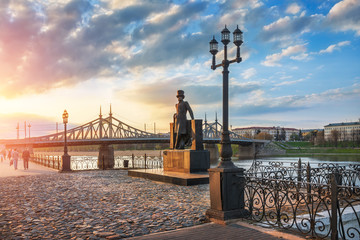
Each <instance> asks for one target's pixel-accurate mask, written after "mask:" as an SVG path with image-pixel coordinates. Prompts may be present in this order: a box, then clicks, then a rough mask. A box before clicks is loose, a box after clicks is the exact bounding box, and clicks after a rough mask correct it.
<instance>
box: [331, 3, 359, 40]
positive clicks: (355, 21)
mask: <svg viewBox="0 0 360 240" xmlns="http://www.w3.org/2000/svg"><path fill="white" fill-rule="evenodd" d="M359 12H360V1H358V0H343V1H340V2H338V3H337V4H335V5H334V6H333V7H332V8H331V9H330V11H329V14H328V15H327V19H326V20H327V24H329V25H330V26H331V27H333V28H335V29H336V30H339V31H355V32H356V35H358V36H359V35H360V14H359Z"/></svg>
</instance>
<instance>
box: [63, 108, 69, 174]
mask: <svg viewBox="0 0 360 240" xmlns="http://www.w3.org/2000/svg"><path fill="white" fill-rule="evenodd" d="M62 118H63V123H64V155H63V156H62V169H61V171H62V172H68V171H71V168H70V155H69V154H68V148H67V133H66V124H67V123H68V119H69V114H68V112H67V111H66V110H64V113H63V115H62Z"/></svg>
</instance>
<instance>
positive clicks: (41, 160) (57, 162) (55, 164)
mask: <svg viewBox="0 0 360 240" xmlns="http://www.w3.org/2000/svg"><path fill="white" fill-rule="evenodd" d="M30 162H33V163H36V164H39V165H42V166H45V167H49V168H53V169H58V170H60V169H61V167H62V161H61V156H54V155H44V154H31V157H30Z"/></svg>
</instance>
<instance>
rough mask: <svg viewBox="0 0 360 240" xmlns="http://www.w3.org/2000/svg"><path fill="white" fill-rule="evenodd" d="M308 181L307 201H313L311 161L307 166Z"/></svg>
mask: <svg viewBox="0 0 360 240" xmlns="http://www.w3.org/2000/svg"><path fill="white" fill-rule="evenodd" d="M306 181H307V202H308V203H311V167H310V163H309V162H308V164H307V167H306Z"/></svg>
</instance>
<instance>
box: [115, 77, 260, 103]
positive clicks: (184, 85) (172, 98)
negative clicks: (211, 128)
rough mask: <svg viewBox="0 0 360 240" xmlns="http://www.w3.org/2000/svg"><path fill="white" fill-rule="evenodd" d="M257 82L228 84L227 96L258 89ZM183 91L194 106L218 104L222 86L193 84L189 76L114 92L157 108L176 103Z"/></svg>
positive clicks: (220, 98) (231, 96)
mask: <svg viewBox="0 0 360 240" xmlns="http://www.w3.org/2000/svg"><path fill="white" fill-rule="evenodd" d="M260 87H261V85H260V84H259V83H257V82H246V83H240V84H235V83H232V84H230V89H229V93H230V94H229V96H230V98H234V97H236V96H238V95H240V94H244V93H249V92H252V91H255V90H257V89H260ZM179 89H182V90H184V91H185V99H186V100H188V101H189V102H191V104H194V105H211V104H218V103H221V101H222V85H205V84H194V81H193V78H192V77H191V76H181V77H175V78H172V79H170V80H169V79H161V80H157V81H154V82H153V83H148V84H137V85H135V86H134V87H133V88H132V89H126V90H120V89H117V90H115V92H116V94H118V95H121V96H124V97H126V98H128V99H132V100H133V101H136V102H139V103H141V104H146V105H152V106H154V105H156V106H158V107H164V106H169V103H174V104H175V103H176V101H177V99H176V91H177V90H179Z"/></svg>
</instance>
